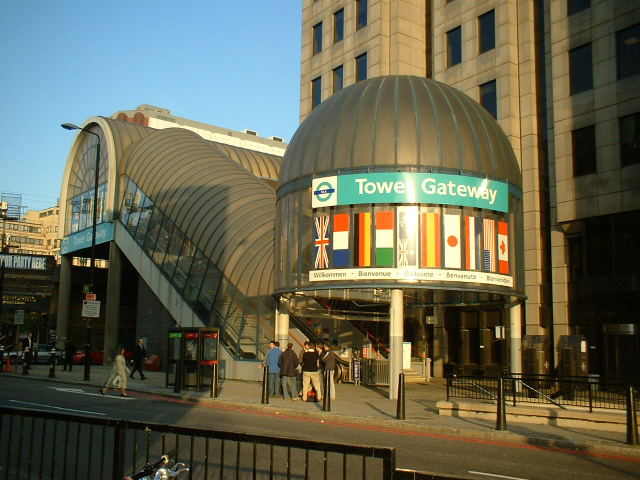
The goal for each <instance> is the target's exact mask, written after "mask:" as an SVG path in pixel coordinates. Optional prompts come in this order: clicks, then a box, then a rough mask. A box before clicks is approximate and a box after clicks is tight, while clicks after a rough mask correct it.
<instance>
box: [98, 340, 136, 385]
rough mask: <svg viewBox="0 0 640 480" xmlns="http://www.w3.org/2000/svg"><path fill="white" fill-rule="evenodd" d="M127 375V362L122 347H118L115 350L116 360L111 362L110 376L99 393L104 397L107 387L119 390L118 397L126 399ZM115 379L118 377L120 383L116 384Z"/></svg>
mask: <svg viewBox="0 0 640 480" xmlns="http://www.w3.org/2000/svg"><path fill="white" fill-rule="evenodd" d="M128 373H129V369H128V368H127V361H126V360H125V358H124V347H123V346H121V345H119V346H118V349H117V350H116V358H115V361H114V362H113V367H112V368H111V375H110V376H109V379H108V380H107V383H105V384H104V387H103V388H101V389H100V393H101V394H102V395H104V394H105V393H107V390H108V389H109V387H111V388H113V389H114V390H115V389H118V388H119V389H120V395H121V396H123V397H128V396H129V395H127V374H128ZM116 377H120V382H119V383H118V384H116V382H115V380H116Z"/></svg>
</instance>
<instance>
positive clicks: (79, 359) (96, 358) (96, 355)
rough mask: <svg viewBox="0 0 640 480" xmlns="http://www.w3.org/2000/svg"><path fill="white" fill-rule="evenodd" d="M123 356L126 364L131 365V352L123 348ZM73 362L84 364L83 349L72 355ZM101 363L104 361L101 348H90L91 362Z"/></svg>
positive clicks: (93, 363) (94, 363)
mask: <svg viewBox="0 0 640 480" xmlns="http://www.w3.org/2000/svg"><path fill="white" fill-rule="evenodd" d="M124 358H125V359H126V360H127V365H131V364H132V363H133V352H130V351H129V350H125V351H124ZM73 363H74V364H79V365H84V350H83V351H81V352H76V353H75V354H74V355H73ZM103 363H104V352H103V351H102V350H92V351H91V364H92V365H102V364H103Z"/></svg>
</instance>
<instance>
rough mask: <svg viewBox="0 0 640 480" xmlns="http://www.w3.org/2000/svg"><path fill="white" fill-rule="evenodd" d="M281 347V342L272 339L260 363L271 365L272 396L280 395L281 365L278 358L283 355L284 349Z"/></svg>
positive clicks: (270, 390)
mask: <svg viewBox="0 0 640 480" xmlns="http://www.w3.org/2000/svg"><path fill="white" fill-rule="evenodd" d="M279 347H280V342H276V341H275V340H271V341H270V342H269V351H268V352H267V356H266V357H265V359H264V360H263V361H262V363H261V364H260V367H265V366H266V367H269V396H270V397H271V398H274V397H279V396H280V366H279V365H278V360H279V359H280V355H282V350H280V348H279Z"/></svg>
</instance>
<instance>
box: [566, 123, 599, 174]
mask: <svg viewBox="0 0 640 480" xmlns="http://www.w3.org/2000/svg"><path fill="white" fill-rule="evenodd" d="M571 149H572V151H573V176H574V177H579V176H581V175H588V174H590V173H596V170H597V168H596V129H595V126H593V125H590V126H588V127H584V128H579V129H577V130H574V131H572V132H571Z"/></svg>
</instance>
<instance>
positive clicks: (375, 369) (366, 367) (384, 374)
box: [361, 358, 390, 386]
mask: <svg viewBox="0 0 640 480" xmlns="http://www.w3.org/2000/svg"><path fill="white" fill-rule="evenodd" d="M361 362H362V384H363V385H371V386H388V385H389V375H390V373H389V360H386V359H384V358H363V359H362V360H361Z"/></svg>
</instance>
